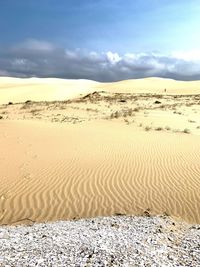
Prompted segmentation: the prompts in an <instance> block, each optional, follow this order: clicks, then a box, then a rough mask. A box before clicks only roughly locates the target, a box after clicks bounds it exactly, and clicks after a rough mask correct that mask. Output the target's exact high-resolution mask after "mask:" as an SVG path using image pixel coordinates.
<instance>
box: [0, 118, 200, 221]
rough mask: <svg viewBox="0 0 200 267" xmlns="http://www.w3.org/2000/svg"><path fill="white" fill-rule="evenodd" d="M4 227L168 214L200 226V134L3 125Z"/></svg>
mask: <svg viewBox="0 0 200 267" xmlns="http://www.w3.org/2000/svg"><path fill="white" fill-rule="evenodd" d="M0 147H1V158H0V161H1V187H0V195H1V198H0V202H1V205H0V207H1V210H0V219H1V220H0V223H1V224H7V223H14V222H16V221H20V222H28V221H29V220H31V221H46V220H58V219H62V220H63V219H69V218H80V217H91V216H97V215H111V214H116V213H122V214H141V213H143V212H144V211H145V210H149V212H151V213H167V214H170V215H172V216H175V217H179V218H183V219H185V220H187V221H190V222H200V207H199V201H200V180H199V174H200V154H199V151H200V142H199V137H198V136H193V138H192V139H191V137H190V135H183V134H179V135H178V136H177V135H174V134H167V133H153V134H152V133H149V132H143V133H140V134H138V133H137V132H136V133H134V132H132V129H131V128H127V127H126V128H124V127H121V128H120V127H119V126H118V125H117V124H113V123H112V122H97V123H95V124H94V123H87V124H85V125H84V124H79V125H73V124H71V125H66V124H62V125H59V127H58V125H57V124H51V123H43V122H33V121H32V122H31V121H29V122H24V121H21V122H17V121H16V122H14V121H13V122H12V124H11V123H9V122H7V121H4V122H2V123H1V132H0Z"/></svg>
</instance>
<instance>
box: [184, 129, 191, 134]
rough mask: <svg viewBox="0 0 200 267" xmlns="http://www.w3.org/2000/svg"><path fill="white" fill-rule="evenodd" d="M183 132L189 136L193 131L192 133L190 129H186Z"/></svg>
mask: <svg viewBox="0 0 200 267" xmlns="http://www.w3.org/2000/svg"><path fill="white" fill-rule="evenodd" d="M183 132H184V133H186V134H189V133H190V132H191V131H190V129H188V128H185V129H184V130H183Z"/></svg>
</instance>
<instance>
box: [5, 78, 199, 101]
mask: <svg viewBox="0 0 200 267" xmlns="http://www.w3.org/2000/svg"><path fill="white" fill-rule="evenodd" d="M165 89H166V90H167V92H166V93H167V94H174V95H179V94H199V92H200V81H192V82H184V81H175V80H171V79H162V78H145V79H135V80H126V81H120V82H114V83H98V82H95V81H90V80H64V79H55V78H28V79H26V78H24V79H20V78H10V77H0V104H6V103H8V102H15V103H16V102H25V101H26V100H33V101H53V100H66V99H70V98H74V97H77V96H80V95H81V94H82V95H85V94H88V93H91V92H93V91H95V90H97V91H102V90H105V91H108V92H113V93H151V94H164V93H165Z"/></svg>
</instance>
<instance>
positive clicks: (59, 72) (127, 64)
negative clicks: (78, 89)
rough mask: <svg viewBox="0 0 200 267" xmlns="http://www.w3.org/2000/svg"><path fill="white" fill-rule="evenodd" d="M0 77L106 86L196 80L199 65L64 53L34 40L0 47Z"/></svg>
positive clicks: (154, 56)
mask: <svg viewBox="0 0 200 267" xmlns="http://www.w3.org/2000/svg"><path fill="white" fill-rule="evenodd" d="M0 76H15V77H33V76H37V77H60V78H70V79H92V80H97V81H103V82H109V81H117V80H123V79H132V78H143V77H150V76H158V77H166V78H173V79H180V80H195V79H200V63H199V61H194V60H192V61H190V60H188V59H187V60H185V59H184V58H180V57H176V56H164V55H160V54H158V53H136V54H130V53H129V54H125V55H118V54H117V53H113V52H107V53H96V52H86V51H83V50H79V49H77V50H73V51H72V50H67V49H64V48H59V47H56V46H55V45H53V44H51V43H48V42H44V41H38V40H28V41H25V42H24V43H21V44H16V45H15V46H10V47H0Z"/></svg>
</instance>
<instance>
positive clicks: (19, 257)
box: [0, 216, 200, 267]
mask: <svg viewBox="0 0 200 267" xmlns="http://www.w3.org/2000/svg"><path fill="white" fill-rule="evenodd" d="M0 266H4V267H5V266H6V267H9V266H13V267H18V266H20V267H21V266H23V267H25V266H45V267H46V266H74V267H82V266H87V267H89V266H96V267H100V266H102V267H103V266H134V267H135V266H149V267H153V266H171V267H174V266H188V267H191V266H195V267H198V266H200V226H199V225H190V224H186V223H184V222H177V221H174V220H173V219H171V218H170V217H167V216H155V217H148V216H140V217H136V216H114V217H99V218H95V219H81V220H76V221H65V222H63V221H60V222H55V223H42V224H41V223H40V224H34V225H32V226H2V227H0Z"/></svg>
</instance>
